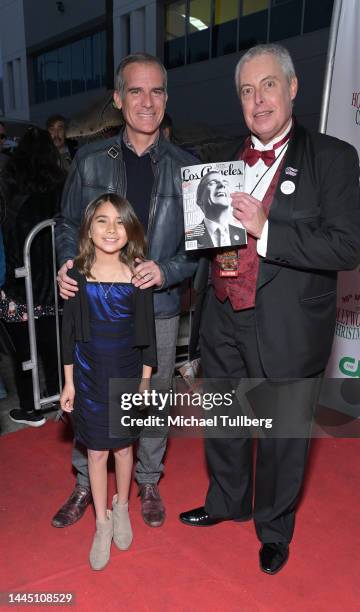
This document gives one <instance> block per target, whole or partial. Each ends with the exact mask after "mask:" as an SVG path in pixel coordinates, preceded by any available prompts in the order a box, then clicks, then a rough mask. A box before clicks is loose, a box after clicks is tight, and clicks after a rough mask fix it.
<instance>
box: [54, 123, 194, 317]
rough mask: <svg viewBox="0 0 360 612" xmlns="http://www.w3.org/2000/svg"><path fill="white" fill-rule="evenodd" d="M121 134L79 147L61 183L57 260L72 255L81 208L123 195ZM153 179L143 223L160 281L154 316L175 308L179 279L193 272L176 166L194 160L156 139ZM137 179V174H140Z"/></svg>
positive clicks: (171, 313)
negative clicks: (99, 199) (105, 196)
mask: <svg viewBox="0 0 360 612" xmlns="http://www.w3.org/2000/svg"><path fill="white" fill-rule="evenodd" d="M121 139H122V134H120V135H118V136H115V137H114V138H110V139H108V140H100V141H96V142H94V143H91V144H89V145H86V146H84V147H82V148H81V149H80V150H79V151H78V153H77V154H76V156H75V159H74V161H73V163H72V165H71V168H70V171H69V174H68V178H67V181H66V184H65V188H64V192H63V197H62V204H61V213H60V216H59V217H58V220H57V221H58V222H57V225H56V228H55V234H56V249H57V257H58V262H59V264H60V265H62V264H63V263H64V262H65V261H66V260H67V259H73V258H74V256H75V254H76V249H77V241H78V232H79V227H80V224H81V221H82V218H83V213H84V209H85V208H86V206H87V205H88V204H89V202H91V200H93V199H94V198H97V197H98V196H100V195H101V194H103V193H106V192H111V193H118V194H120V195H121V196H125V194H126V172H125V168H124V162H123V158H122V151H121ZM150 156H151V161H152V166H153V170H154V175H155V180H154V187H153V193H152V197H151V203H150V212H149V224H148V233H147V241H148V254H147V257H148V259H152V260H154V261H156V262H157V263H158V265H159V266H160V268H161V270H162V272H163V275H164V284H163V286H162V287H161V289H158V290H156V291H155V293H154V309H155V316H156V317H157V318H169V317H172V316H175V315H176V314H178V313H179V312H180V283H181V282H182V281H183V280H184V279H186V278H189V277H191V276H192V275H193V273H194V272H195V270H196V267H197V260H196V258H195V257H194V256H193V255H189V254H186V253H185V250H184V218H183V206H182V195H181V179H180V168H181V166H188V165H191V164H196V163H198V161H197V160H196V159H195V158H194V157H192V155H190V154H189V153H186V152H184V151H183V150H182V149H180V148H179V147H177V146H175V145H173V144H171V143H169V142H168V141H167V140H165V139H163V138H160V139H159V141H158V143H157V144H156V145H155V146H154V147H153V148H152V149H151V150H150ZM139 180H141V177H139Z"/></svg>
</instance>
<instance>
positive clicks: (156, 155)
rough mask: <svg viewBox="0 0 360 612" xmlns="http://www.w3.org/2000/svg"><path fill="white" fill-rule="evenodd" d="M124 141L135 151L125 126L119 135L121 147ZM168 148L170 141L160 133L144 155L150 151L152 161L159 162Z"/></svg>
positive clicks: (118, 140)
mask: <svg viewBox="0 0 360 612" xmlns="http://www.w3.org/2000/svg"><path fill="white" fill-rule="evenodd" d="M122 142H124V144H125V145H126V146H127V147H128V148H129V149H130V150H131V151H133V152H135V149H134V147H133V146H132V145H131V143H130V142H129V141H128V140H127V136H126V131H125V128H123V129H122V130H121V131H120V133H119V135H118V139H117V144H118V146H119V147H120V148H121V143H122ZM167 148H168V141H167V140H166V139H165V138H164V137H163V136H162V134H159V138H158V139H157V140H156V141H155V142H154V143H153V144H152V145H150V147H149V148H148V149H146V151H144V153H143V155H145V154H146V153H149V155H150V158H151V161H152V162H153V163H154V164H157V163H158V161H159V160H160V158H161V157H162V155H163V154H164V153H165V152H166V151H167Z"/></svg>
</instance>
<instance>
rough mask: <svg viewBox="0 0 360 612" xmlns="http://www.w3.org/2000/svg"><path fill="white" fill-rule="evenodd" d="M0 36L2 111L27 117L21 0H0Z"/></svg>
mask: <svg viewBox="0 0 360 612" xmlns="http://www.w3.org/2000/svg"><path fill="white" fill-rule="evenodd" d="M0 39H1V45H2V67H3V86H4V112H5V115H6V116H7V117H8V118H13V119H29V95H28V74H27V58H26V42H25V28H24V11H23V0H0Z"/></svg>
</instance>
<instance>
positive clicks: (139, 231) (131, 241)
mask: <svg viewBox="0 0 360 612" xmlns="http://www.w3.org/2000/svg"><path fill="white" fill-rule="evenodd" d="M105 202H110V203H111V204H112V205H113V206H114V208H115V209H116V211H117V212H118V214H119V217H120V219H121V221H122V223H123V225H124V228H125V231H126V234H127V238H128V242H127V244H126V245H125V246H124V248H123V249H121V251H120V253H119V260H120V261H121V262H122V263H124V264H125V265H126V266H128V267H129V268H130V270H131V272H132V273H134V272H135V258H137V257H139V258H140V259H144V258H145V252H146V241H145V234H144V229H143V226H142V225H141V223H140V221H139V219H138V218H137V216H136V214H135V212H134V209H133V207H132V206H131V204H130V203H129V202H128V201H127V200H126V199H125V198H122V197H121V196H119V195H117V194H116V193H104V194H103V195H101V196H99V197H98V198H96V199H95V200H93V201H92V202H90V204H88V206H87V207H86V209H85V214H84V219H83V222H82V224H81V228H80V238H79V254H78V255H77V257H75V265H76V267H77V269H78V270H79V272H81V273H82V274H84V275H85V276H86V277H87V278H94V277H93V276H92V274H91V268H92V267H93V265H94V262H95V247H94V243H93V241H92V240H91V238H90V236H89V233H90V226H91V223H92V220H93V218H94V215H95V213H96V211H97V209H98V208H99V206H101V205H102V204H105Z"/></svg>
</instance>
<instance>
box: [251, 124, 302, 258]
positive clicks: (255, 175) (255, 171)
mask: <svg viewBox="0 0 360 612" xmlns="http://www.w3.org/2000/svg"><path fill="white" fill-rule="evenodd" d="M291 126H292V119H291V120H290V122H289V124H288V125H287V127H286V129H285V130H284V131H283V132H282V133H281V134H280V136H277V137H276V138H274V139H273V140H271V142H268V143H267V144H266V145H264V144H262V143H261V142H260V140H259V139H258V138H256V136H254V135H253V134H252V135H251V141H252V143H253V145H254V148H255V149H258V150H259V151H268V150H269V149H272V148H273V146H274V145H276V143H277V142H280V140H282V139H283V138H284V137H285V136H286V134H287V133H288V132H290V130H291ZM287 147H288V142H287V143H286V144H284V145H283V146H281V147H279V148H278V149H275V162H274V163H273V165H272V166H271V167H270V169H269V170H268V167H269V166H267V165H266V164H265V163H264V161H263V160H262V159H261V158H260V159H259V160H258V161H257V162H256V164H254V165H253V166H248V165H247V164H246V165H245V180H244V191H245V193H251V192H252V190H253V189H254V187H255V185H256V183H257V182H258V181H259V179H260V177H261V176H263V175H264V178H263V179H261V180H260V182H259V184H258V185H257V187H256V188H255V190H254V192H253V193H252V194H251V195H252V196H253V197H254V198H256V199H257V200H260V202H262V200H263V197H264V195H265V194H266V192H267V190H268V188H269V186H270V183H271V181H272V179H273V178H274V175H275V173H276V170H277V169H278V167H279V165H280V162H281V160H282V158H283V157H284V155H285V153H286V150H287ZM267 170H268V172H266V171H267ZM265 172H266V174H265ZM268 231H269V222H268V221H266V223H265V225H264V227H263V231H262V233H261V236H260V238H259V239H258V241H257V246H256V248H257V252H258V255H260V256H261V257H265V256H266V251H267V241H268Z"/></svg>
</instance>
